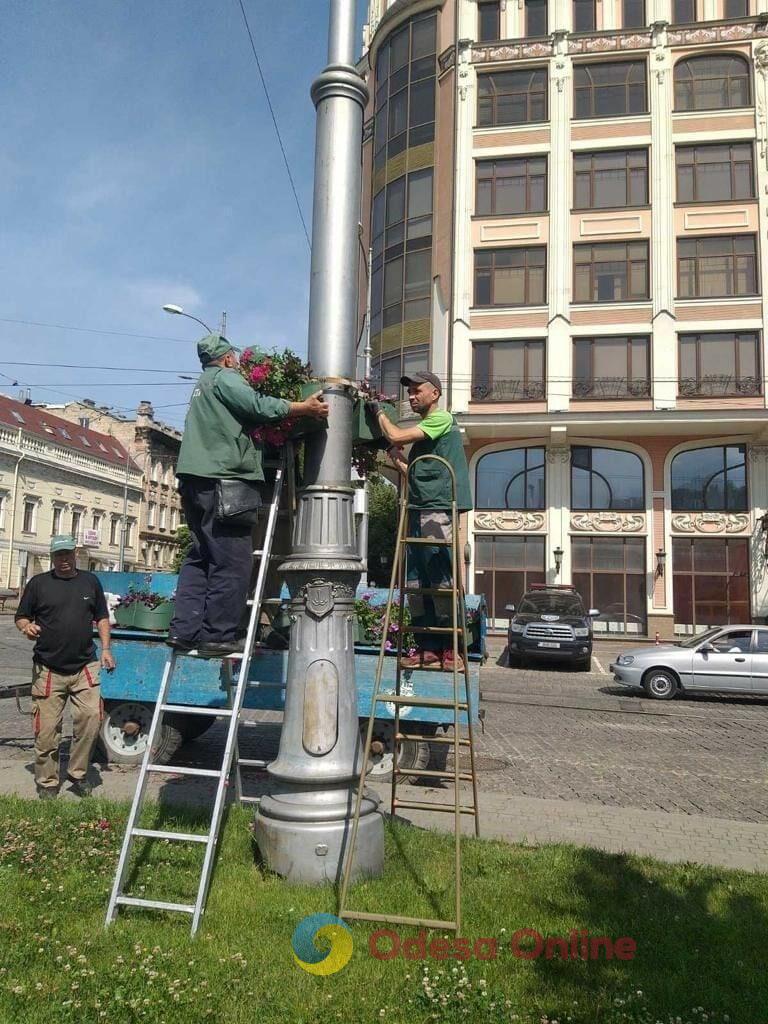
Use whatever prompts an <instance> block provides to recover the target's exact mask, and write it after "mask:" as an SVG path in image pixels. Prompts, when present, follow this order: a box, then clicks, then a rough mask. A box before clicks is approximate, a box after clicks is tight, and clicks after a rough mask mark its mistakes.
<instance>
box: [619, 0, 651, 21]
mask: <svg viewBox="0 0 768 1024" xmlns="http://www.w3.org/2000/svg"><path fill="white" fill-rule="evenodd" d="M621 6H622V19H621V21H622V28H643V27H644V25H645V0H623V2H622V5H621Z"/></svg>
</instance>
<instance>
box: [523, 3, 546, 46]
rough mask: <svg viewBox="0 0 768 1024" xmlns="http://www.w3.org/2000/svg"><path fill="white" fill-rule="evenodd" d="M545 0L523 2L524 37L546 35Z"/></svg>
mask: <svg viewBox="0 0 768 1024" xmlns="http://www.w3.org/2000/svg"><path fill="white" fill-rule="evenodd" d="M547 32H548V28H547V0H525V35H526V37H528V38H530V37H531V36H545V35H547Z"/></svg>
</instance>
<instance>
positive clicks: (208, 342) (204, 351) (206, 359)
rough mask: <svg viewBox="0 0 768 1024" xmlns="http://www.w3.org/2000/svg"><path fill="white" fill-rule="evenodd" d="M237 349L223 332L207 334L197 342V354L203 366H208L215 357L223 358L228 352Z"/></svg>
mask: <svg viewBox="0 0 768 1024" xmlns="http://www.w3.org/2000/svg"><path fill="white" fill-rule="evenodd" d="M233 351H237V350H236V349H235V346H234V345H231V344H230V343H229V342H228V341H227V339H226V338H225V337H224V335H223V334H206V336H205V337H204V338H201V339H200V341H198V343H197V354H198V356H199V357H200V362H201V363H202V364H203V366H207V365H208V363H210V362H211V361H212V360H213V359H221V357H222V356H225V355H226V354H227V352H233Z"/></svg>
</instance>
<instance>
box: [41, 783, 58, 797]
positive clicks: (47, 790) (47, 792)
mask: <svg viewBox="0 0 768 1024" xmlns="http://www.w3.org/2000/svg"><path fill="white" fill-rule="evenodd" d="M58 795H59V788H58V786H38V787H37V798H38V800H55V799H56V798H57V797H58Z"/></svg>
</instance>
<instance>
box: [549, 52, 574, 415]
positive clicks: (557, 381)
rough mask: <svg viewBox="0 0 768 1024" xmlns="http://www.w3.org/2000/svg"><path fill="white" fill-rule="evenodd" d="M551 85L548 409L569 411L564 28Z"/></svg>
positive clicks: (568, 88)
mask: <svg viewBox="0 0 768 1024" xmlns="http://www.w3.org/2000/svg"><path fill="white" fill-rule="evenodd" d="M553 38H554V42H553V49H554V59H553V61H552V64H551V72H552V73H551V76H550V85H549V105H550V126H551V127H550V131H551V148H550V154H549V165H550V172H549V173H550V175H551V184H550V195H551V196H552V202H551V203H550V213H549V246H548V250H547V253H548V257H547V258H548V260H549V266H548V268H547V274H548V279H549V323H548V327H547V334H548V338H547V411H548V412H559V411H563V412H565V411H567V410H568V408H569V406H570V399H569V397H568V394H567V392H568V384H567V379H569V378H570V376H571V374H570V366H571V323H570V315H571V314H570V308H571V307H570V299H571V261H572V246H571V193H572V174H571V94H572V89H571V78H572V76H571V59H570V57H569V56H568V33H567V32H556V33H555V34H554V37H553Z"/></svg>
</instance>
